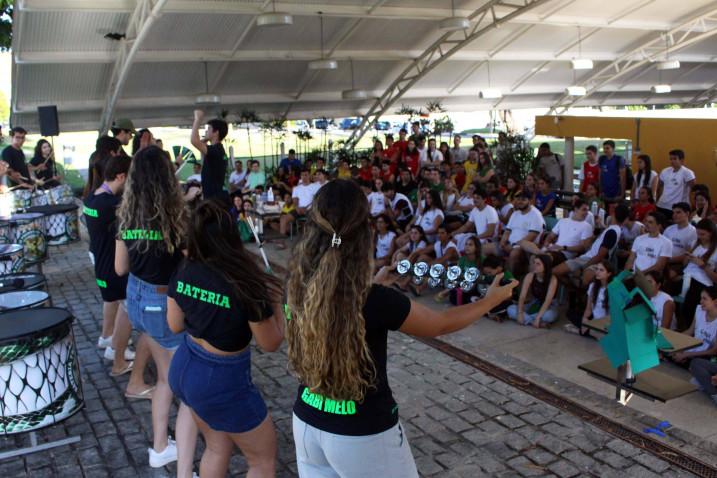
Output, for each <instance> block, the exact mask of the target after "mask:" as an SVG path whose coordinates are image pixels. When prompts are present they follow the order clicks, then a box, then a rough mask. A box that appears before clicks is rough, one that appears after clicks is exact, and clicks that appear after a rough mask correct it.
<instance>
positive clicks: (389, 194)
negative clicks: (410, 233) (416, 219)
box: [381, 183, 413, 229]
mask: <svg viewBox="0 0 717 478" xmlns="http://www.w3.org/2000/svg"><path fill="white" fill-rule="evenodd" d="M381 191H382V192H383V196H384V198H385V201H386V204H387V205H389V207H387V208H386V214H388V216H389V218H390V219H391V222H392V223H393V224H394V225H395V226H396V227H397V228H398V229H403V228H404V227H406V225H407V224H408V223H409V222H410V221H411V218H412V217H413V205H412V204H411V200H410V199H408V196H406V195H405V194H403V193H399V192H396V186H395V185H394V184H393V183H385V184H384V185H383V186H382V187H381Z"/></svg>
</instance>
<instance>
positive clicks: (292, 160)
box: [279, 149, 303, 171]
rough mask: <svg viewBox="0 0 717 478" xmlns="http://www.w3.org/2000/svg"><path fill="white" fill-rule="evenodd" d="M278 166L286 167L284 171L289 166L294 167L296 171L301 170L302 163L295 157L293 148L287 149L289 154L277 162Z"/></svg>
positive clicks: (288, 168)
mask: <svg viewBox="0 0 717 478" xmlns="http://www.w3.org/2000/svg"><path fill="white" fill-rule="evenodd" d="M279 166H280V167H283V168H285V169H286V171H290V170H291V168H295V169H296V170H298V171H301V169H302V168H303V165H302V164H301V160H300V159H299V158H297V157H296V151H294V150H293V149H290V150H289V156H287V157H286V158H284V159H282V160H281V162H280V163H279Z"/></svg>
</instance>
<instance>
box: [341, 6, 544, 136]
mask: <svg viewBox="0 0 717 478" xmlns="http://www.w3.org/2000/svg"><path fill="white" fill-rule="evenodd" d="M546 1H547V0H525V1H524V3H523V4H522V5H520V6H517V5H512V4H508V3H505V2H503V1H501V0H491V1H489V2H487V3H486V4H484V5H483V6H481V7H480V8H478V9H477V10H476V11H474V12H473V13H471V14H470V15H469V16H468V18H469V19H470V20H471V22H472V26H471V28H469V29H467V30H463V31H460V32H455V33H454V32H449V33H444V34H443V35H441V37H440V38H439V39H438V40H436V41H435V42H434V43H433V44H432V45H431V46H429V47H428V48H427V49H426V51H425V52H424V53H423V54H422V55H421V56H420V57H419V58H417V59H416V60H414V61H413V62H412V63H411V65H410V66H409V67H408V68H406V69H405V70H404V71H403V72H402V73H401V74H400V75H399V76H398V77H397V78H396V79H395V80H394V81H393V83H391V86H389V87H388V89H387V90H386V91H385V92H384V93H383V95H381V96H380V97H379V98H378V99H377V100H376V101H375V102H374V104H373V106H371V108H370V109H369V110H368V113H367V114H366V115H364V116H363V118H362V119H361V124H360V125H359V126H358V128H356V129H355V130H354V131H353V133H351V136H350V137H349V139H348V140H347V143H348V144H351V143H352V142H353V143H356V142H358V141H359V140H360V139H361V137H362V136H363V135H364V134H366V132H367V131H368V130H369V129H370V128H371V127H372V126H373V125H374V123H375V122H376V120H378V118H380V117H381V115H383V114H384V113H386V112H387V111H388V110H389V109H390V108H391V107H392V106H393V104H394V103H396V101H397V100H398V99H399V98H401V97H402V96H403V95H404V94H405V93H406V92H407V91H408V90H409V89H411V88H412V87H413V86H414V85H415V84H416V83H417V82H418V81H420V80H421V79H422V78H423V77H425V76H426V74H428V73H429V72H430V71H432V70H433V69H434V68H435V67H436V66H438V65H439V64H441V63H442V62H443V61H445V59H447V58H449V57H451V56H453V55H454V54H455V53H456V52H458V51H460V50H461V49H463V48H464V47H465V46H466V45H469V44H471V43H472V42H473V41H475V40H476V39H477V38H480V37H481V36H483V35H485V34H486V33H487V32H489V31H491V30H493V29H494V28H497V27H499V26H500V25H501V24H502V23H505V22H507V21H509V20H510V19H511V18H516V17H519V16H520V15H522V14H524V13H525V12H527V11H530V10H532V9H533V8H535V7H537V6H539V5H542V4H544V3H545V2H546ZM497 7H505V8H507V9H510V10H511V11H510V13H507V14H506V15H501V14H498V13H496V8H497Z"/></svg>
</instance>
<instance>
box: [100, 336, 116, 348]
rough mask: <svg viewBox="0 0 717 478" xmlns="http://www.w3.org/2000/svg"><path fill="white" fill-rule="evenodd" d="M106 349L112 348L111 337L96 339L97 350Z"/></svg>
mask: <svg viewBox="0 0 717 478" xmlns="http://www.w3.org/2000/svg"><path fill="white" fill-rule="evenodd" d="M107 347H112V336H111V335H110V336H109V337H100V338H99V339H97V348H98V349H106V348H107Z"/></svg>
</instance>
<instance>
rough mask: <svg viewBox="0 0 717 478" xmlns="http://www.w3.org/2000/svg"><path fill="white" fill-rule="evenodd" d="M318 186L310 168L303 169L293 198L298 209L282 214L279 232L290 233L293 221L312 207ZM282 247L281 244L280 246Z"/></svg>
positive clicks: (285, 234) (282, 233) (292, 194)
mask: <svg viewBox="0 0 717 478" xmlns="http://www.w3.org/2000/svg"><path fill="white" fill-rule="evenodd" d="M317 191H318V188H317V187H316V186H314V185H313V184H312V183H311V173H310V172H309V170H308V169H303V170H301V181H300V182H299V184H297V185H296V186H294V189H293V190H292V192H291V198H292V200H293V201H294V204H296V209H294V210H292V211H291V213H289V214H282V215H281V217H280V218H279V232H280V233H281V235H282V236H287V235H288V234H289V228H290V227H291V223H292V222H294V221H295V220H296V219H297V218H300V217H304V216H305V215H306V213H307V211H308V210H309V208H310V207H311V203H312V202H313V200H314V196H315V195H316V192H317ZM279 247H281V245H280V246H279Z"/></svg>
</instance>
